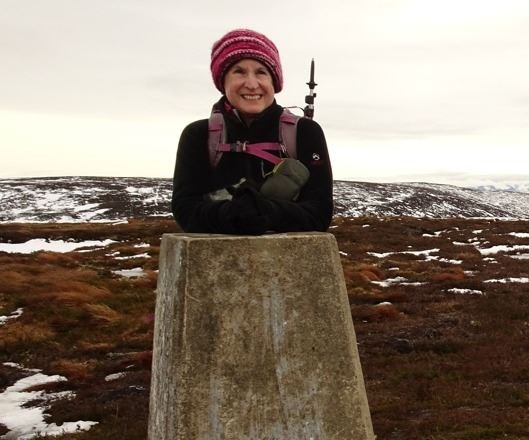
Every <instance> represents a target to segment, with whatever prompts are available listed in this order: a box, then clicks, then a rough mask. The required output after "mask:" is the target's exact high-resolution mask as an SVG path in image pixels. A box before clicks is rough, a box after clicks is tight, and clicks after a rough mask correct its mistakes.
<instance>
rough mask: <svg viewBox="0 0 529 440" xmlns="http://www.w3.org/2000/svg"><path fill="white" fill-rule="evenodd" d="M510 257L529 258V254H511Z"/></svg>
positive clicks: (517, 258)
mask: <svg viewBox="0 0 529 440" xmlns="http://www.w3.org/2000/svg"><path fill="white" fill-rule="evenodd" d="M509 257H511V258H515V259H516V260H529V254H517V255H509Z"/></svg>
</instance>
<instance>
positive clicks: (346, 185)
mask: <svg viewBox="0 0 529 440" xmlns="http://www.w3.org/2000/svg"><path fill="white" fill-rule="evenodd" d="M171 186H172V185H171V180H170V179H157V178H135V177H127V178H124V177H50V178H35V179H0V203H1V207H2V209H1V211H0V222H103V221H119V220H125V219H128V218H141V217H149V216H170V215H171V212H170V200H171ZM334 193H335V206H336V210H335V211H336V214H339V215H345V216H361V215H375V216H402V215H406V216H414V217H495V218H529V193H521V192H519V193H517V192H510V191H484V190H478V189H470V188H461V187H456V186H451V185H441V184H429V183H400V184H397V183H384V184H380V183H367V182H349V181H347V182H346V181H336V182H335V191H334Z"/></svg>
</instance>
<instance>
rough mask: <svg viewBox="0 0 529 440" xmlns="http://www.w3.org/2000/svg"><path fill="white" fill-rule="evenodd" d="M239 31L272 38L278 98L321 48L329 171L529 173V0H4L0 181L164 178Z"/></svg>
mask: <svg viewBox="0 0 529 440" xmlns="http://www.w3.org/2000/svg"><path fill="white" fill-rule="evenodd" d="M237 27H248V28H252V29H255V30H257V31H259V32H262V33H264V34H266V35H267V36H268V37H269V38H271V39H272V40H273V41H274V42H275V43H276V45H277V46H278V48H279V51H280V54H281V58H282V63H283V71H284V76H285V88H284V90H283V91H282V92H281V93H280V94H278V95H277V100H278V102H279V103H280V104H282V105H285V106H290V105H299V106H303V105H304V97H305V95H306V94H307V91H308V88H307V86H306V84H305V83H306V82H307V81H308V73H309V63H310V59H311V58H312V57H314V58H315V60H316V82H317V83H318V86H317V88H316V92H317V94H318V96H317V98H316V112H315V119H316V120H317V121H318V122H319V123H320V124H321V125H322V127H323V129H324V131H325V134H326V137H327V143H328V145H329V151H330V154H331V158H332V161H333V169H334V176H335V178H337V179H349V180H364V181H368V180H369V181H406V180H423V181H424V180H427V181H438V182H444V183H456V184H464V183H465V182H472V181H473V180H476V179H478V178H479V179H484V178H491V179H495V178H496V179H506V178H521V179H526V180H529V1H527V0H378V1H373V0H350V1H347V2H346V1H336V0H328V1H325V2H322V1H320V0H318V1H311V0H303V1H299V0H289V1H281V2H279V1H278V2H249V1H240V0H231V1H230V2H218V1H212V0H192V1H187V0H176V1H175V0H173V1H169V0H151V1H150V2H147V1H140V0H90V1H88V0H46V1H43V0H2V2H1V9H0V55H1V58H0V60H1V61H0V148H1V156H0V157H1V160H0V177H23V176H53V175H103V176H104V175H106V176H159V177H170V176H171V175H172V172H173V166H174V158H175V154H176V145H177V142H178V138H179V135H180V132H181V130H182V129H183V128H184V126H185V125H187V124H188V123H189V122H191V121H193V120H196V119H200V118H206V117H208V115H209V112H210V109H211V105H212V104H213V102H215V101H216V100H217V99H218V97H219V93H218V91H217V90H216V89H215V88H214V86H213V82H212V80H211V77H210V72H209V57H210V49H211V46H212V44H213V42H214V41H215V40H216V39H218V38H219V37H220V36H222V35H223V34H224V33H225V32H227V31H229V30H231V29H234V28H237Z"/></svg>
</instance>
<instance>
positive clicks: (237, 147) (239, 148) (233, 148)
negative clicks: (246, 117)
mask: <svg viewBox="0 0 529 440" xmlns="http://www.w3.org/2000/svg"><path fill="white" fill-rule="evenodd" d="M247 143H248V142H247V141H244V142H241V141H237V142H233V143H231V144H230V152H231V153H245V152H246V144H247Z"/></svg>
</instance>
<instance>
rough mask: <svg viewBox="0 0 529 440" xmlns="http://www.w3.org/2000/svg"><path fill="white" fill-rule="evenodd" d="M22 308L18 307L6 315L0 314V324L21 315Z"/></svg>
mask: <svg viewBox="0 0 529 440" xmlns="http://www.w3.org/2000/svg"><path fill="white" fill-rule="evenodd" d="M23 311H24V309H23V308H22V307H19V308H18V309H16V310H15V311H14V312H11V314H9V315H7V316H0V325H4V324H6V323H7V321H11V320H12V319H17V318H20V317H21V316H22V312H23Z"/></svg>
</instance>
